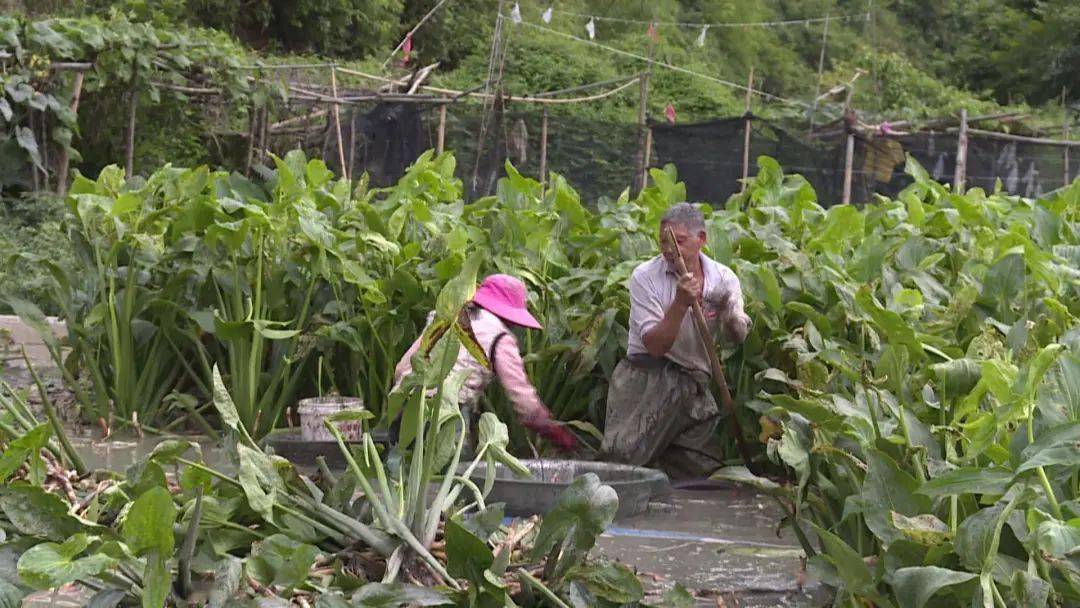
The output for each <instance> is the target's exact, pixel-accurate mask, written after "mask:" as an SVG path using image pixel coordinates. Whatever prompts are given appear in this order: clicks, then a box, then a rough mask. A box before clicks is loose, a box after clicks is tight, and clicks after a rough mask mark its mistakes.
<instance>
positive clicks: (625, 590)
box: [566, 562, 645, 604]
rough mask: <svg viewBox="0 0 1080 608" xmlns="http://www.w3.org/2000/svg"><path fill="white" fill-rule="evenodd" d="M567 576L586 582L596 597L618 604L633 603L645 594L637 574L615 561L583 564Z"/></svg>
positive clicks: (586, 586)
mask: <svg viewBox="0 0 1080 608" xmlns="http://www.w3.org/2000/svg"><path fill="white" fill-rule="evenodd" d="M566 577H567V578H568V579H570V580H576V581H579V582H581V583H582V584H584V585H585V588H586V589H588V590H589V592H590V593H591V594H592V595H593V596H594V597H597V598H600V599H604V600H607V601H609V602H614V603H616V604H632V603H635V602H639V601H641V599H642V598H643V597H644V596H645V590H644V588H643V587H642V585H641V581H640V580H639V579H638V577H637V575H635V574H634V573H633V572H631V571H630V569H629V568H627V567H626V566H625V565H623V564H619V563H615V562H606V563H603V564H582V565H579V566H576V567H574V568H572V569H571V570H570V571H569V572H568V573H567V574H566Z"/></svg>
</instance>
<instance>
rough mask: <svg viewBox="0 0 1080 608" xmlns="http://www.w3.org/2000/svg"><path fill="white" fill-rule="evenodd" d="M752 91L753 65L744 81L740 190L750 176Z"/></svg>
mask: <svg viewBox="0 0 1080 608" xmlns="http://www.w3.org/2000/svg"><path fill="white" fill-rule="evenodd" d="M753 91H754V66H750V77H749V78H748V79H747V82H746V104H745V106H744V112H743V116H744V121H743V150H742V188H741V189H740V190H739V191H740V192H746V180H747V179H749V177H750V129H751V128H752V125H751V121H750V94H751V93H753Z"/></svg>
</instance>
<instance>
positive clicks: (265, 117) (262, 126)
mask: <svg viewBox="0 0 1080 608" xmlns="http://www.w3.org/2000/svg"><path fill="white" fill-rule="evenodd" d="M269 124H270V106H268V105H264V106H263V107H262V114H261V118H260V120H259V164H260V165H261V164H263V163H265V162H266V131H267V129H268V128H269V127H268V125H269Z"/></svg>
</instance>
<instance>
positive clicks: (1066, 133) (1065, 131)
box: [1061, 115, 1070, 186]
mask: <svg viewBox="0 0 1080 608" xmlns="http://www.w3.org/2000/svg"><path fill="white" fill-rule="evenodd" d="M1061 136H1062V137H1064V138H1065V139H1069V117H1068V116H1067V115H1066V116H1065V125H1064V126H1063V127H1062V128H1061ZM1064 169H1065V171H1064V176H1065V179H1064V181H1065V185H1066V186H1068V185H1069V183H1070V180H1069V173H1070V171H1069V147H1068V146H1066V147H1065V167H1064Z"/></svg>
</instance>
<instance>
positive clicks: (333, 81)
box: [330, 66, 349, 179]
mask: <svg viewBox="0 0 1080 608" xmlns="http://www.w3.org/2000/svg"><path fill="white" fill-rule="evenodd" d="M330 91H331V93H333V95H334V128H335V129H336V130H337V150H338V162H339V163H340V166H341V175H342V177H344V178H345V179H349V168H348V167H346V166H345V142H344V141H343V140H342V138H341V106H340V105H339V104H338V102H337V98H338V93H337V66H331V67H330Z"/></svg>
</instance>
